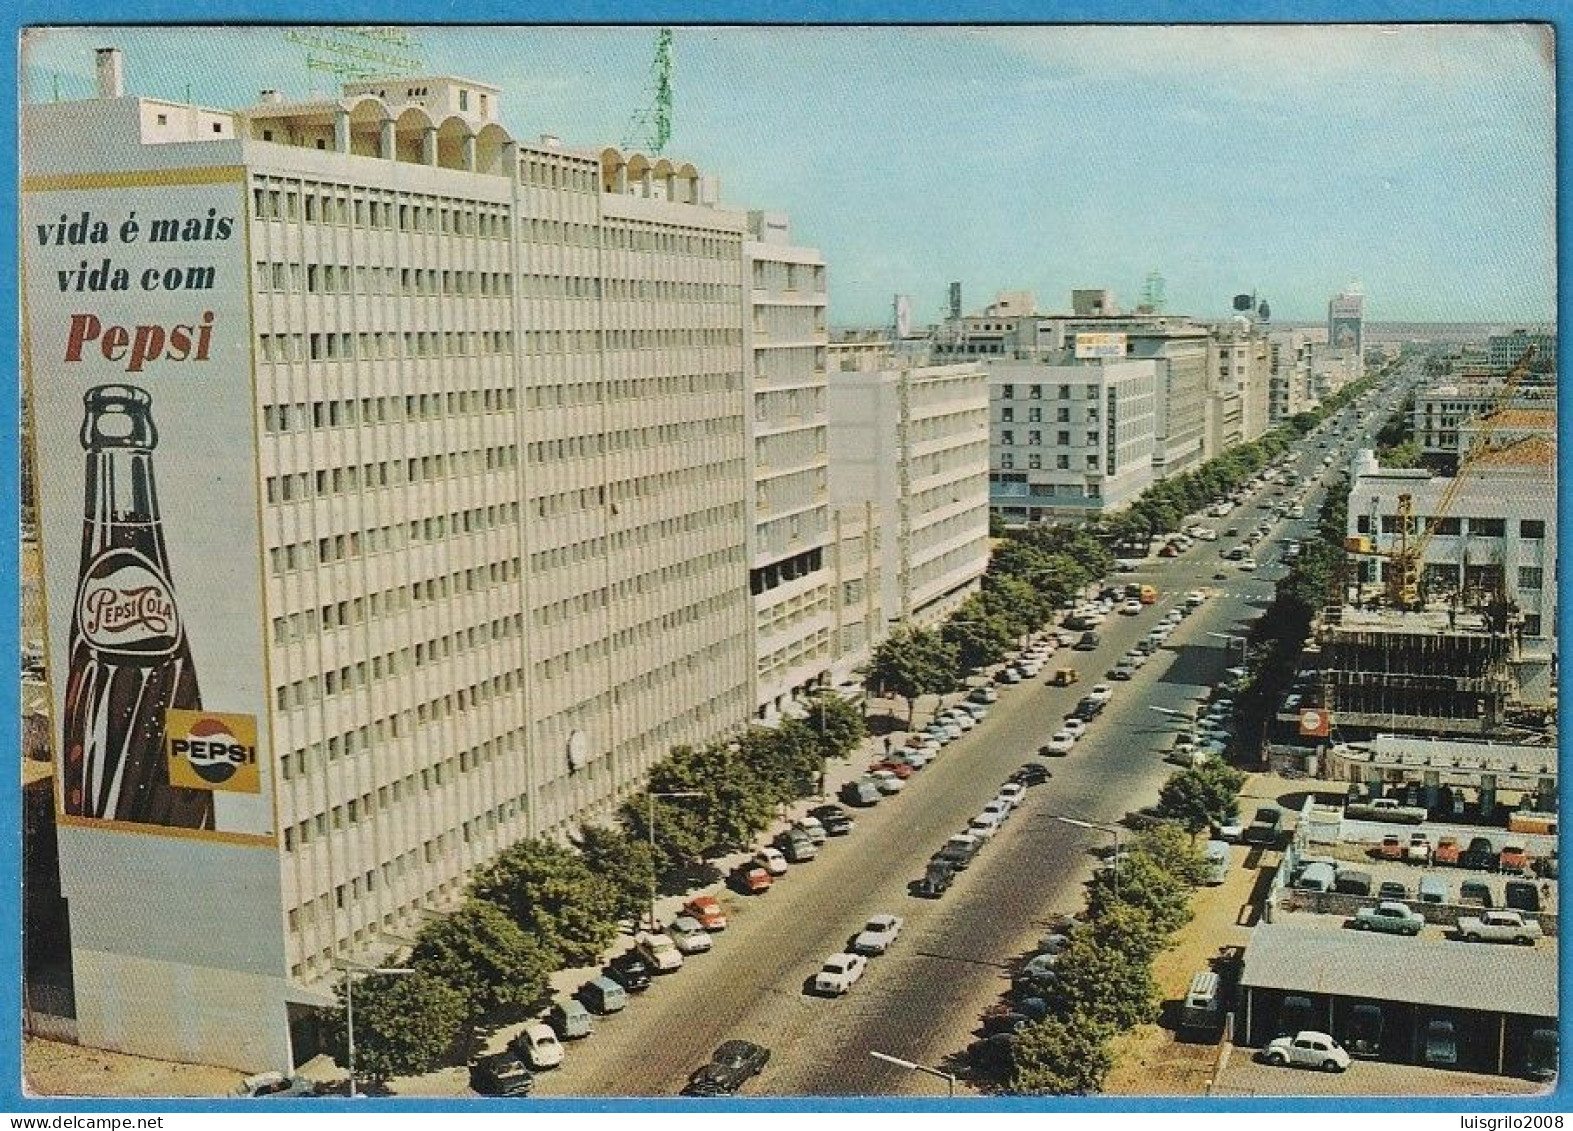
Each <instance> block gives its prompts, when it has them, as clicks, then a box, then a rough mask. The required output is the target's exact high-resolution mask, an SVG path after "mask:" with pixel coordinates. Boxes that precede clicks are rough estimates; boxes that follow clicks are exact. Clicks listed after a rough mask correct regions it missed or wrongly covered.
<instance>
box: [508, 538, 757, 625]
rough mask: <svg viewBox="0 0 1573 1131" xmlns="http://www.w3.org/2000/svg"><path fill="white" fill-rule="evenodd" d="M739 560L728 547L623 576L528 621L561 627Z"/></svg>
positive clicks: (547, 608) (544, 608)
mask: <svg viewBox="0 0 1573 1131" xmlns="http://www.w3.org/2000/svg"><path fill="white" fill-rule="evenodd" d="M581 544H582V543H581ZM738 557H739V552H738V550H737V549H736V548H735V547H727V548H725V549H721V550H712V551H711V552H709V553H706V554H699V555H696V556H694V557H689V558H685V559H683V561H681V562H677V563H674V564H670V565H664V566H661V567H659V568H657V569H651V570H646V571H644V572H643V573H640V574H636V575H635V576H633V577H625V578H623V579H622V580H621V581H618V582H616V583H614V584H612V585H610V586H605V585H603V586H601V587H600V588H598V589H590V590H586V591H585V592H583V593H578V594H575V595H574V596H572V597H565V598H563V599H562V600H560V601H553V602H551V603H550V604H548V605H542V606H540V607H538V608H536V609H535V610H534V611H533V612H531V614H530V619H531V621H532V622H533V623H534V624H535V625H536V626H537V627H539V628H550V627H551V626H552V625H554V624H563V623H565V622H567V621H571V620H573V619H574V618H575V617H580V616H586V615H588V614H590V613H592V612H594V611H595V610H596V609H604V608H606V607H607V606H608V605H609V604H611V603H613V602H621V601H624V600H627V599H628V598H630V597H633V596H636V595H643V594H645V593H654V592H657V591H659V590H661V589H663V588H665V587H667V586H669V585H676V584H679V583H682V582H685V581H688V580H689V579H691V578H694V577H703V576H705V575H707V574H710V573H715V572H720V571H723V570H725V569H726V568H727V567H728V566H730V565H732V564H734V563H736V561H737V560H738Z"/></svg>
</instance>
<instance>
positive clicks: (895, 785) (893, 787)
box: [868, 770, 906, 794]
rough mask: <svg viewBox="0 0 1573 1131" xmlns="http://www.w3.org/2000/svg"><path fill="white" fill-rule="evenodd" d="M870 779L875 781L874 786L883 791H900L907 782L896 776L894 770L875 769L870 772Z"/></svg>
mask: <svg viewBox="0 0 1573 1131" xmlns="http://www.w3.org/2000/svg"><path fill="white" fill-rule="evenodd" d="M868 776H869V780H870V781H872V782H873V783H874V788H875V789H877V790H879V792H881V793H886V794H890V793H900V792H901V789H902V787H903V786H904V785H906V782H904V781H902V780H901V779H900V778H899V777H897V776H896V771H894V770H875V771H874V772H873V773H871V774H869V775H868Z"/></svg>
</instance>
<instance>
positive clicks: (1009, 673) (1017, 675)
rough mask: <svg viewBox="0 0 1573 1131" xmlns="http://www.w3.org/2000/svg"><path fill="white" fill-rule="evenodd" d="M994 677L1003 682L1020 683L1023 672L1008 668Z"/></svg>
mask: <svg viewBox="0 0 1573 1131" xmlns="http://www.w3.org/2000/svg"><path fill="white" fill-rule="evenodd" d="M994 678H995V679H997V680H998V681H999V682H1001V683H1020V682H1021V672H1019V671H1017V670H1016V669H1015V668H1006V669H1005V670H1004V671H1002V672H1000V674H999V675H997V676H995V677H994Z"/></svg>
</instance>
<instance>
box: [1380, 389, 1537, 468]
mask: <svg viewBox="0 0 1573 1131" xmlns="http://www.w3.org/2000/svg"><path fill="white" fill-rule="evenodd" d="M1556 407H1557V401H1556V390H1555V389H1553V388H1549V387H1547V386H1544V385H1531V386H1527V387H1526V386H1524V385H1520V386H1518V387H1517V388H1516V389H1514V390H1513V391H1512V392H1511V393H1507V394H1506V396H1505V397H1504V392H1503V382H1502V380H1501V379H1500V378H1498V377H1489V376H1485V375H1483V374H1474V375H1465V376H1464V377H1461V378H1459V379H1458V380H1456V381H1449V382H1447V383H1445V384H1438V385H1431V386H1429V387H1427V388H1423V389H1418V390H1416V391H1415V405H1414V409H1413V410H1412V411H1411V413H1410V427H1411V429H1412V431H1413V433H1414V437H1415V441H1416V442H1417V443H1418V444H1419V445H1420V451H1421V454H1422V455H1424V456H1427V457H1429V459H1430V460H1433V461H1436V462H1438V463H1441V464H1448V463H1451V462H1452V461H1456V460H1457V459H1458V456H1459V453H1460V451H1467V450H1468V443H1469V435H1470V434H1471V429H1472V428H1473V429H1478V427H1479V424H1480V422H1481V421H1482V420H1483V419H1485V418H1486V417H1488V416H1492V415H1496V414H1500V416H1501V419H1499V420H1498V425H1499V426H1506V427H1508V429H1509V431H1510V432H1511V433H1512V434H1519V435H1527V434H1530V433H1534V432H1539V431H1541V428H1542V426H1543V425H1544V423H1545V422H1546V417H1547V416H1548V415H1549V417H1550V421H1549V423H1550V425H1551V430H1552V431H1553V432H1555V429H1556ZM1461 443H1462V444H1463V445H1464V446H1463V447H1462V448H1461V447H1460V444H1461Z"/></svg>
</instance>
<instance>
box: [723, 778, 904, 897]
mask: <svg viewBox="0 0 1573 1131" xmlns="http://www.w3.org/2000/svg"><path fill="white" fill-rule="evenodd" d="M886 772H887V773H888V772H889V771H886ZM891 777H895V775H894V774H891ZM882 792H883V791H882ZM754 863H755V864H757V865H759V866H760V867H761V868H763V869H764V870H765V871H767V872H769V873H770V874H771V875H772V876H784V875H786V870H787V858H786V857H785V856H783V855H781V852H780V850H779V849H775V848H761V849H760V850H759V851H758V852H756V853H754Z"/></svg>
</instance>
